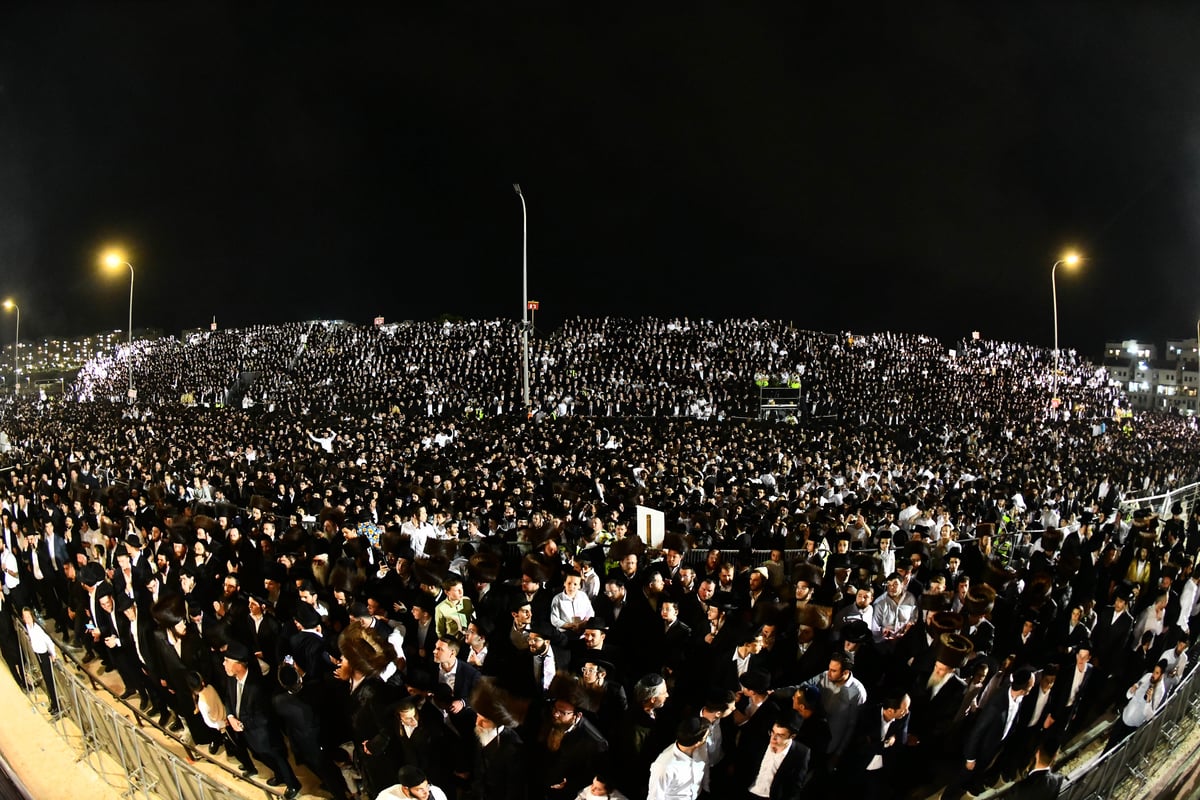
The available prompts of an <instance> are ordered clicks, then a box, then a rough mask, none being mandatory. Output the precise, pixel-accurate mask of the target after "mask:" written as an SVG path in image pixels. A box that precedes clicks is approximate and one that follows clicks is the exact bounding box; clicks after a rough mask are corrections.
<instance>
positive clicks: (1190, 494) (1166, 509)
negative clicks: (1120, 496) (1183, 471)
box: [1120, 483, 1200, 519]
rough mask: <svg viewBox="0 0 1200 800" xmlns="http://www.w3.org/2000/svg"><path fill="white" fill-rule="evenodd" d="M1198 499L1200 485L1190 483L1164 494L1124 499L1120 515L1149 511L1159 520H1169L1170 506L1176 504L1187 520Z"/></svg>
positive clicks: (1199, 497)
mask: <svg viewBox="0 0 1200 800" xmlns="http://www.w3.org/2000/svg"><path fill="white" fill-rule="evenodd" d="M1198 499H1200V483H1192V484H1188V485H1187V486H1181V487H1180V488H1178V489H1172V490H1171V491H1169V492H1167V493H1165V494H1156V495H1151V496H1149V497H1136V498H1129V499H1126V500H1125V501H1124V502H1122V503H1121V506H1120V508H1121V515H1122V516H1124V515H1125V514H1132V513H1133V512H1134V511H1137V510H1138V509H1149V510H1151V511H1153V512H1154V513H1155V514H1157V515H1158V516H1159V518H1160V519H1169V518H1170V516H1171V506H1172V505H1173V504H1174V503H1176V502H1178V503H1179V504H1180V505H1181V506H1183V518H1184V519H1187V518H1189V517H1190V516H1191V514H1192V509H1193V508H1196V503H1197V501H1198Z"/></svg>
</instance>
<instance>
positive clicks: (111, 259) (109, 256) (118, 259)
mask: <svg viewBox="0 0 1200 800" xmlns="http://www.w3.org/2000/svg"><path fill="white" fill-rule="evenodd" d="M122 265H124V266H126V267H129V354H128V358H127V360H126V363H125V369H126V371H128V372H129V402H131V403H132V402H133V398H134V397H135V395H134V393H133V264H130V263H129V262H128V261H126V260H125V256H124V255H123V254H122V253H120V252H118V251H116V250H110V251H108V252H107V253H105V254H104V266H106V267H108V268H109V269H120V268H121V266H122Z"/></svg>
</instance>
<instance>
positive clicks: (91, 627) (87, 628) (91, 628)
mask: <svg viewBox="0 0 1200 800" xmlns="http://www.w3.org/2000/svg"><path fill="white" fill-rule="evenodd" d="M83 629H84V630H85V631H94V630H96V626H95V625H94V624H93V623H91V622H89V623H88V624H86V625H84V626H83Z"/></svg>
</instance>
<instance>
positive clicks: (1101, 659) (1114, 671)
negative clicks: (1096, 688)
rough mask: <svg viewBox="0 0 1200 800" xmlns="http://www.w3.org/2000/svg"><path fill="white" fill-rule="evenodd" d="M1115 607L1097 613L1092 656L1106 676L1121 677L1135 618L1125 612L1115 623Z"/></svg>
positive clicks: (1102, 609) (1108, 607)
mask: <svg viewBox="0 0 1200 800" xmlns="http://www.w3.org/2000/svg"><path fill="white" fill-rule="evenodd" d="M1113 613H1114V610H1113V607H1112V606H1105V607H1104V608H1101V609H1097V611H1096V626H1095V627H1094V628H1092V656H1093V660H1094V661H1095V663H1096V666H1097V667H1099V668H1100V670H1101V671H1102V674H1104V675H1119V674H1121V672H1122V670H1123V669H1124V667H1125V663H1124V662H1125V655H1126V653H1127V652H1128V651H1129V649H1130V646H1131V644H1132V643H1131V642H1130V641H1129V635H1130V633H1131V632H1132V631H1133V617H1132V616H1130V615H1129V612H1128V611H1125V612H1124V613H1123V614H1121V616H1119V617H1117V621H1116V622H1115V623H1114V622H1113Z"/></svg>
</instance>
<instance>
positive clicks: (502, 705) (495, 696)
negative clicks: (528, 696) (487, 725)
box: [470, 677, 517, 727]
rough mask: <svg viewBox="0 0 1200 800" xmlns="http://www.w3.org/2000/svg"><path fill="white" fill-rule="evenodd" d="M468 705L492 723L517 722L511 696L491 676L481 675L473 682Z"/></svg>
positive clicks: (509, 724) (510, 723) (505, 724)
mask: <svg viewBox="0 0 1200 800" xmlns="http://www.w3.org/2000/svg"><path fill="white" fill-rule="evenodd" d="M470 706H471V709H472V710H473V711H474V712H475V713H476V714H478V715H479V716H481V717H483V718H484V719H486V720H488V721H489V722H491V723H492V724H494V725H504V726H506V727H510V726H512V725H515V724H516V722H517V720H516V714H515V709H514V703H513V699H512V697H511V696H509V694H508V692H506V691H504V690H503V689H501V688H500V687H499V686H498V685H497V684H496V683H495V681H494V680H493V679H492V678H489V677H483V678H480V679H479V680H478V681H477V682H476V683H475V689H474V691H472V692H471V702H470Z"/></svg>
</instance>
